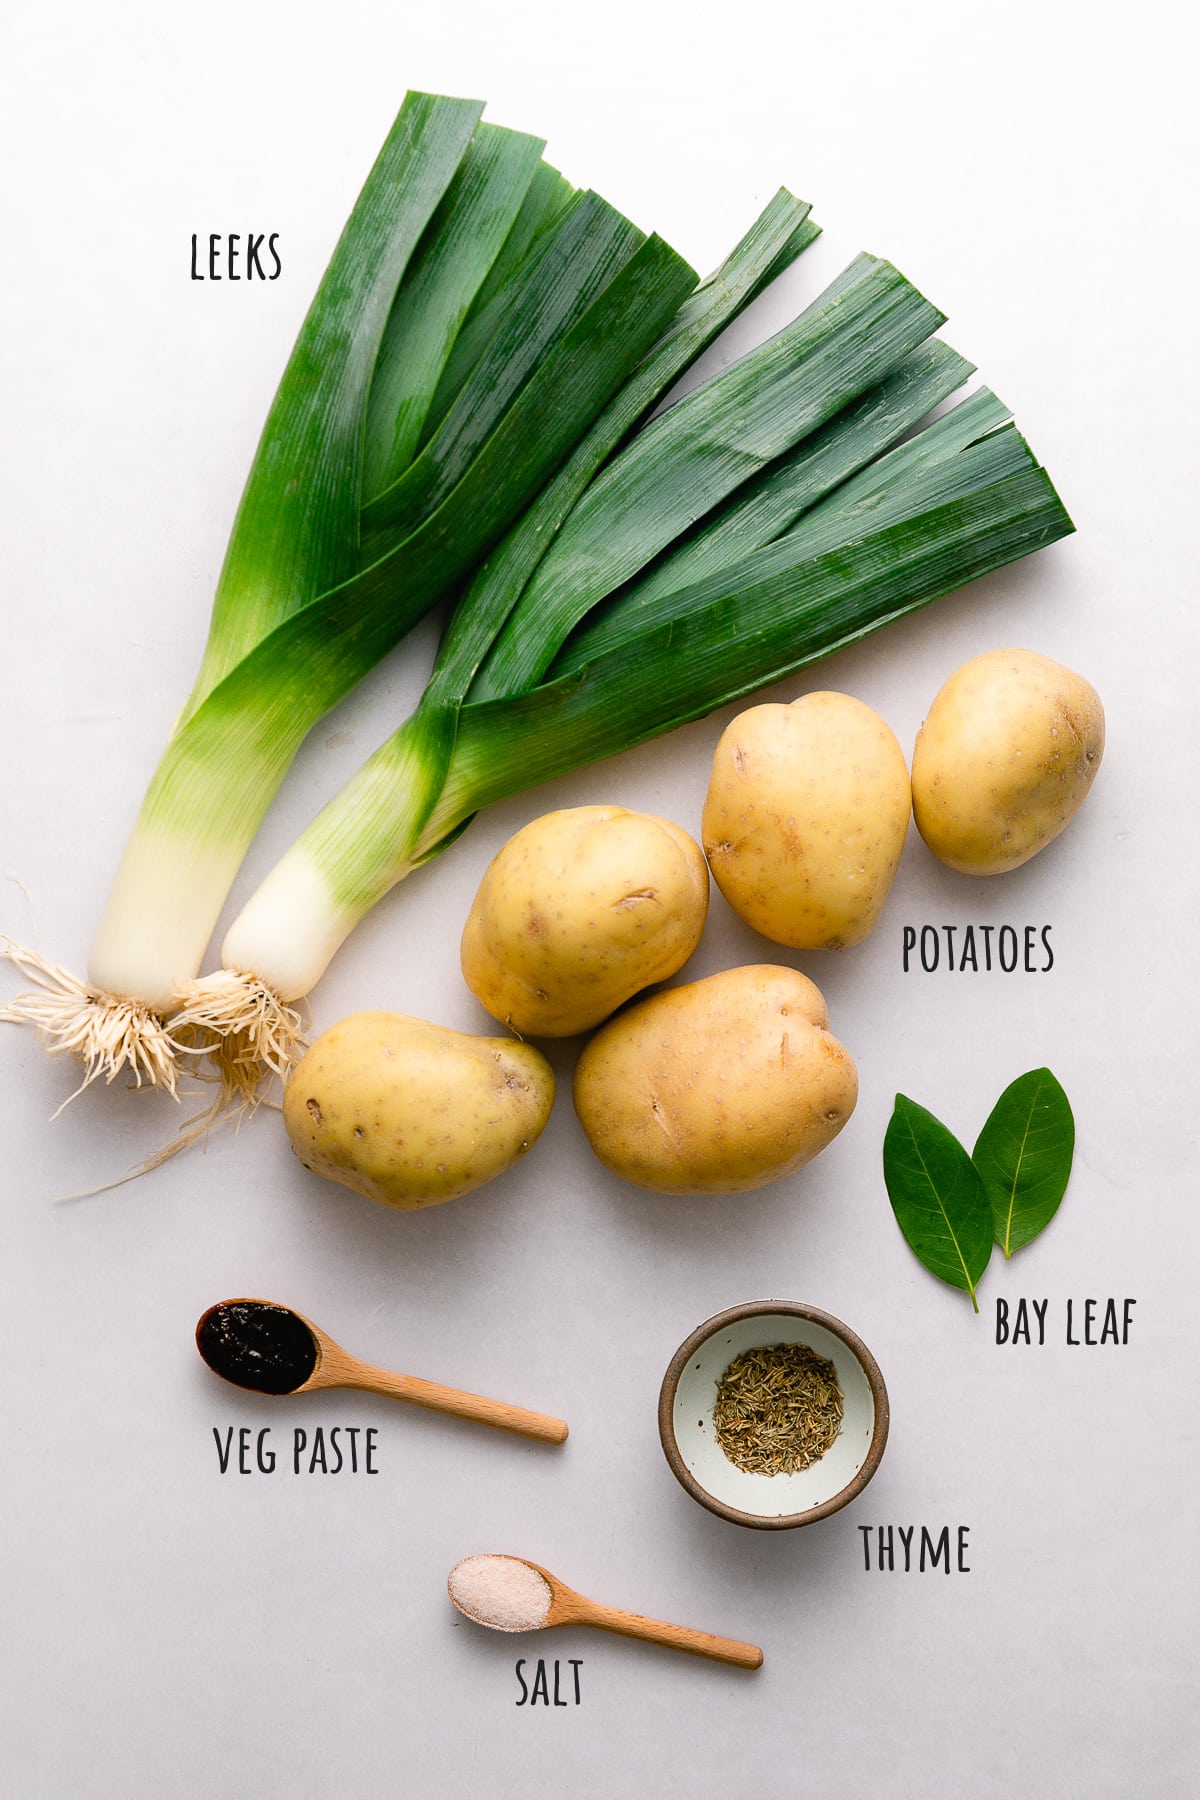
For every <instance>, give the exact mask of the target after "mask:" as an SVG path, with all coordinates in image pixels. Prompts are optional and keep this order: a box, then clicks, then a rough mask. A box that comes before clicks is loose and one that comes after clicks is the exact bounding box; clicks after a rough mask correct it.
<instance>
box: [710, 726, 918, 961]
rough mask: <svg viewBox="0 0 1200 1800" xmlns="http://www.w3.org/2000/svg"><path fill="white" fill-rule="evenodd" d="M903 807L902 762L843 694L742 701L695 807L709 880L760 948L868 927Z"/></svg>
mask: <svg viewBox="0 0 1200 1800" xmlns="http://www.w3.org/2000/svg"><path fill="white" fill-rule="evenodd" d="M910 812H911V794H910V789H909V781H908V764H907V763H906V762H905V760H904V752H903V751H902V750H901V748H900V745H899V744H898V743H897V741H896V738H895V736H894V735H893V733H892V731H891V730H890V729H889V727H888V726H887V725H886V724H885V723H884V721H883V720H882V719H881V718H880V717H879V715H878V713H876V712H873V711H872V710H871V708H870V707H869V706H865V705H864V704H863V702H862V701H861V700H855V699H853V698H852V697H851V696H850V695H849V694H833V693H815V694H805V695H803V696H802V697H801V698H800V699H799V700H794V701H793V702H792V703H791V705H790V706H779V705H765V706H752V707H750V708H749V709H748V710H747V711H746V712H744V713H740V714H739V715H738V717H737V718H736V719H734V721H733V723H732V724H731V725H730V726H728V728H727V729H726V730H725V732H724V733H723V734H722V736H721V739H720V742H719V743H718V745H717V748H716V753H715V755H714V757H713V769H712V778H711V780H710V782H709V786H708V795H707V798H706V799H705V802H704V817H703V828H702V835H703V839H704V849H705V852H706V854H707V856H708V861H709V866H710V867H711V869H712V873H713V879H714V881H715V882H716V884H717V886H718V887H719V888H720V890H721V892H722V894H724V896H725V898H726V900H728V902H729V904H730V906H732V908H733V910H734V911H735V912H736V913H737V914H738V915H739V917H740V918H742V919H744V920H745V921H746V923H747V924H748V925H752V926H753V927H754V929H755V930H756V931H759V932H761V933H762V935H763V936H764V937H767V938H770V939H771V941H772V943H776V944H788V945H790V946H791V947H792V948H793V949H797V950H842V949H845V948H846V946H847V945H850V944H858V943H861V942H862V940H863V938H865V937H866V936H867V934H868V933H869V932H870V931H871V930H872V929H873V927H874V925H875V923H876V921H877V920H878V918H879V914H880V912H881V911H882V909H883V903H884V901H885V900H886V898H887V894H888V889H889V888H890V887H891V885H892V879H893V877H894V875H895V873H896V869H897V866H898V865H899V862H900V853H901V851H902V850H903V848H904V839H905V835H906V833H907V831H908V821H909V816H910Z"/></svg>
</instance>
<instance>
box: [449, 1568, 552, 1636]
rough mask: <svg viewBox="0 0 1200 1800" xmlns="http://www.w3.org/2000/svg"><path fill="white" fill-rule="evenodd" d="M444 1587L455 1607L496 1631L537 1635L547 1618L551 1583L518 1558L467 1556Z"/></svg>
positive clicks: (550, 1598)
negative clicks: (532, 1632)
mask: <svg viewBox="0 0 1200 1800" xmlns="http://www.w3.org/2000/svg"><path fill="white" fill-rule="evenodd" d="M447 1585H448V1587H449V1589H450V1598H451V1599H452V1600H453V1602H454V1604H455V1606H457V1607H459V1608H460V1609H461V1611H463V1612H465V1613H466V1614H467V1615H468V1616H469V1617H470V1618H472V1619H474V1620H475V1621H476V1623H477V1624H479V1625H491V1626H493V1627H494V1629H495V1630H497V1631H536V1630H537V1628H538V1626H539V1625H544V1624H545V1623H546V1620H547V1618H548V1617H549V1615H550V1602H551V1600H552V1598H553V1595H552V1594H551V1591H550V1583H549V1582H548V1581H547V1580H546V1578H545V1576H544V1575H539V1574H538V1572H537V1570H536V1569H531V1568H530V1566H529V1564H528V1563H527V1562H522V1561H521V1559H520V1557H518V1556H468V1557H466V1558H465V1559H464V1560H463V1561H462V1562H460V1563H456V1564H455V1566H454V1568H452V1569H451V1571H450V1580H449V1582H448V1583H447Z"/></svg>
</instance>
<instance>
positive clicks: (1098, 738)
mask: <svg viewBox="0 0 1200 1800" xmlns="http://www.w3.org/2000/svg"><path fill="white" fill-rule="evenodd" d="M1103 753H1104V708H1103V707H1102V706H1101V704H1100V696H1099V695H1098V694H1097V692H1096V690H1095V688H1093V687H1092V686H1091V684H1090V683H1089V682H1086V681H1085V680H1084V679H1083V677H1082V675H1076V674H1073V673H1072V671H1071V670H1070V669H1064V668H1063V666H1062V664H1061V663H1056V662H1052V661H1051V660H1050V658H1049V657H1048V656H1039V655H1037V653H1036V652H1035V651H1033V650H990V651H988V652H987V654H986V655H984V656H977V657H975V658H974V660H973V661H971V662H969V663H964V664H963V666H962V668H961V669H958V670H956V671H955V673H954V674H953V675H951V677H950V679H949V680H948V681H947V682H946V684H945V686H944V687H943V688H942V689H941V691H940V692H939V694H938V695H937V698H936V699H935V700H934V702H933V705H932V706H931V707H930V709H929V714H928V717H927V718H926V720H925V723H924V724H923V725H922V727H921V729H920V731H919V732H918V734H917V742H916V747H915V749H914V751H913V768H912V791H913V813H914V816H915V818H916V821H917V830H918V831H919V832H920V833H921V836H922V837H923V838H924V840H925V842H926V843H927V844H928V845H929V848H930V849H931V850H932V851H933V853H934V855H935V856H938V857H940V858H941V860H942V861H943V862H944V863H949V865H950V867H951V868H952V869H961V870H962V871H963V872H964V873H965V874H967V875H1000V874H1003V873H1004V871H1005V870H1007V869H1018V868H1020V866H1021V864H1022V863H1025V862H1028V861H1029V859H1030V857H1031V856H1036V855H1037V853H1038V851H1039V850H1042V849H1044V848H1045V846H1046V845H1047V844H1049V843H1051V842H1052V841H1053V840H1054V839H1055V838H1056V837H1057V836H1058V835H1059V833H1060V832H1061V831H1064V830H1065V829H1066V827H1067V826H1068V825H1069V824H1070V822H1071V820H1072V819H1073V818H1074V816H1075V814H1076V813H1077V812H1078V811H1079V808H1080V807H1081V806H1082V805H1083V802H1084V799H1085V798H1086V796H1087V793H1088V789H1089V788H1090V787H1091V785H1092V781H1093V779H1094V778H1095V774H1096V771H1097V769H1098V768H1099V767H1100V758H1101V756H1102V755H1103Z"/></svg>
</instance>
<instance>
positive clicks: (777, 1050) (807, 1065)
mask: <svg viewBox="0 0 1200 1800" xmlns="http://www.w3.org/2000/svg"><path fill="white" fill-rule="evenodd" d="M857 1098H858V1076H857V1073H856V1071H855V1067H854V1063H853V1061H852V1059H851V1057H850V1055H849V1053H848V1051H846V1050H844V1049H843V1048H842V1046H841V1044H839V1043H838V1041H837V1039H836V1038H835V1037H832V1036H831V1035H830V1032H829V1014H828V1011H827V1010H826V1006H825V1002H824V1000H823V999H822V997H821V993H820V990H819V989H818V988H817V987H815V986H814V985H813V983H812V982H811V981H809V979H808V977H807V976H805V975H801V974H800V973H799V972H798V971H797V970H795V969H784V968H775V967H772V966H770V965H758V966H754V967H751V968H744V969H726V970H725V971H724V973H723V974H720V975H710V976H708V977H707V978H706V979H705V980H703V981H694V982H691V983H689V984H688V985H687V986H686V987H677V988H670V989H668V990H667V991H666V992H665V993H661V994H654V995H652V996H651V998H649V999H647V1000H641V1001H639V1002H638V1003H637V1004H636V1005H635V1006H632V1007H630V1009H629V1010H628V1012H624V1013H621V1014H620V1015H619V1016H618V1017H617V1018H615V1019H611V1020H610V1021H609V1023H608V1024H607V1025H605V1026H603V1027H602V1029H601V1030H600V1031H598V1032H597V1033H596V1035H595V1037H594V1038H592V1040H591V1041H590V1043H589V1044H588V1045H587V1046H586V1048H585V1049H584V1052H583V1054H582V1056H581V1057H580V1059H579V1063H578V1065H577V1067H576V1071H575V1110H576V1112H577V1113H578V1115H579V1119H580V1122H581V1124H582V1125H583V1129H584V1131H585V1132H586V1133H587V1137H588V1142H589V1143H590V1144H591V1146H592V1149H593V1150H594V1151H595V1152H596V1155H597V1156H598V1157H599V1158H600V1160H601V1162H603V1163H605V1164H606V1165H607V1167H608V1168H610V1169H611V1170H612V1171H613V1173H614V1174H616V1175H620V1176H622V1177H623V1178H624V1179H625V1180H626V1181H631V1182H633V1183H634V1185H635V1186H636V1187H643V1188H651V1189H653V1190H654V1191H655V1192H657V1193H660V1194H738V1193H744V1192H746V1191H747V1190H748V1189H750V1188H757V1187H763V1186H765V1185H766V1183H767V1182H770V1181H778V1180H779V1179H780V1178H781V1177H782V1176H784V1175H790V1174H791V1173H792V1171H793V1170H795V1169H798V1168H800V1167H801V1166H802V1164H804V1163H806V1162H810V1161H811V1160H812V1158H813V1157H814V1156H816V1155H818V1154H819V1152H820V1151H822V1150H824V1148H825V1146H826V1145H827V1144H829V1143H831V1142H832V1140H833V1139H834V1138H835V1137H836V1136H837V1134H838V1132H839V1131H840V1130H841V1129H842V1126H843V1125H844V1124H845V1123H846V1120H847V1119H848V1118H849V1117H850V1114H851V1113H852V1112H853V1111H854V1103H855V1101H856V1099H857Z"/></svg>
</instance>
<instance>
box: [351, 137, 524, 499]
mask: <svg viewBox="0 0 1200 1800" xmlns="http://www.w3.org/2000/svg"><path fill="white" fill-rule="evenodd" d="M543 147H544V146H543V144H542V141H541V139H540V138H532V137H524V136H522V135H521V134H520V133H518V132H515V131H504V130H501V128H500V127H499V126H496V125H480V126H479V128H478V130H477V131H476V133H475V135H474V137H473V138H472V139H471V142H470V143H469V144H468V146H467V150H466V154H465V155H464V157H463V159H462V161H461V162H460V164H459V166H458V169H457V171H456V172H455V175H454V179H453V180H452V181H451V183H450V186H449V187H448V188H447V190H446V192H445V194H444V195H443V196H442V200H441V203H440V205H439V206H438V209H437V211H436V212H435V213H434V215H433V218H432V219H431V220H430V222H429V225H428V227H427V228H426V231H425V234H424V236H423V237H422V239H421V242H420V244H419V245H418V247H417V250H416V253H415V255H414V256H413V258H412V261H411V263H410V265H409V267H408V269H407V270H406V271H405V275H404V279H403V281H402V282H401V283H400V288H399V291H398V293H397V295H396V298H395V300H394V301H393V303H392V310H391V314H390V316H389V318H388V322H387V326H386V328H385V330H384V334H383V341H382V342H381V344H380V346H379V354H378V357H377V358H376V362H375V371H374V375H373V378H372V381H371V392H370V399H369V402H368V407H367V424H366V441H365V445H364V452H363V475H362V495H363V497H370V496H371V495H373V494H378V493H380V492H381V491H382V490H383V489H384V488H386V487H388V486H389V485H390V484H391V483H392V482H393V481H395V480H396V479H397V478H398V476H399V475H400V474H401V472H402V471H403V470H404V469H406V468H407V467H408V465H409V463H410V462H411V461H412V459H413V456H414V454H415V453H416V449H417V445H418V443H419V442H420V438H421V431H422V427H423V425H424V423H425V419H426V416H427V414H428V411H429V405H430V402H431V400H432V399H433V395H434V392H435V390H436V388H437V385H438V381H439V380H440V378H441V375H442V372H443V370H444V368H445V366H446V361H447V358H448V357H449V354H450V351H451V349H452V348H453V345H454V341H455V339H456V338H457V336H458V333H459V331H460V329H461V327H462V324H463V320H464V319H465V317H466V315H467V313H468V311H469V310H470V307H471V304H472V302H473V301H474V299H475V297H476V295H477V293H478V292H479V289H480V286H481V284H482V283H483V281H484V279H485V277H486V276H487V274H488V273H489V271H490V270H491V268H492V266H493V264H494V263H495V261H496V258H497V257H498V256H499V254H500V252H501V250H502V248H503V246H504V243H505V241H506V239H507V238H508V237H509V235H510V234H511V231H512V228H513V223H514V221H515V219H516V218H517V216H518V214H519V212H520V209H521V206H522V204H523V203H524V200H525V198H526V195H527V194H528V192H529V187H530V184H531V182H532V181H533V177H534V173H535V170H536V169H537V167H538V165H539V159H540V157H541V153H542V149H543Z"/></svg>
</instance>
